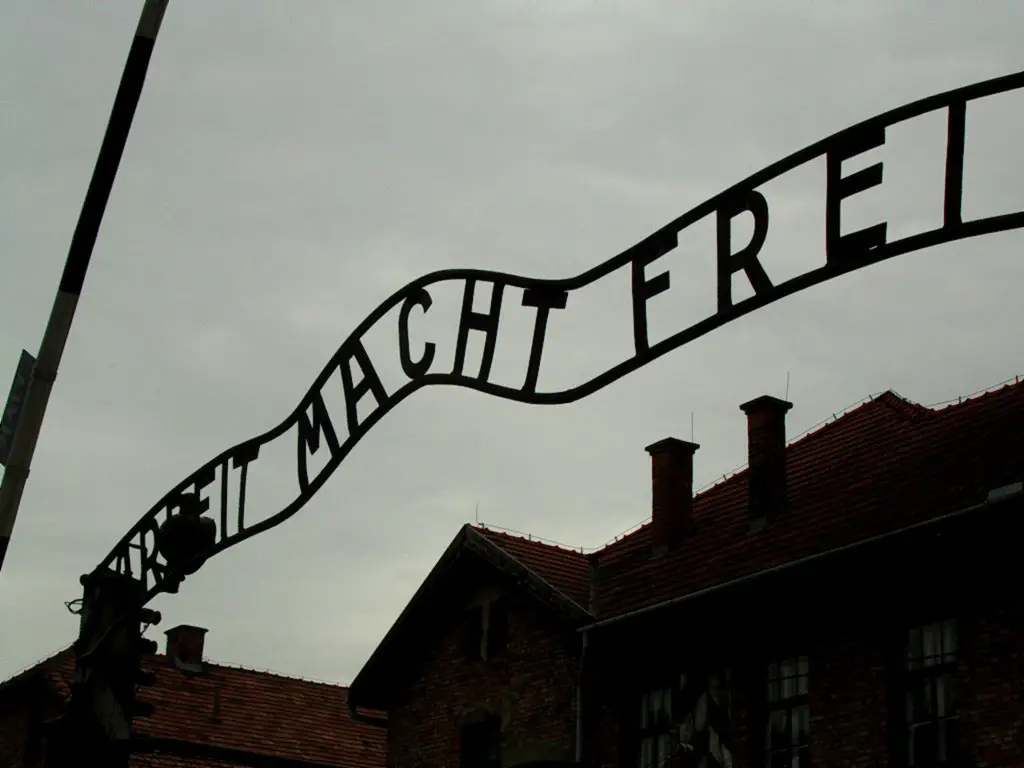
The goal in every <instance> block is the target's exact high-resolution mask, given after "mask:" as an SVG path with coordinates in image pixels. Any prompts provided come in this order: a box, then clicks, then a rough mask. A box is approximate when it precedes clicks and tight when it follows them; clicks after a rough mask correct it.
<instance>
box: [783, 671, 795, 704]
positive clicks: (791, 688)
mask: <svg viewBox="0 0 1024 768" xmlns="http://www.w3.org/2000/svg"><path fill="white" fill-rule="evenodd" d="M781 683H782V698H783V699H791V698H793V697H794V696H796V678H795V677H793V676H786V677H784V678H782V680H781Z"/></svg>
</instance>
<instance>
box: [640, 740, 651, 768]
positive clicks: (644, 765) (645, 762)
mask: <svg viewBox="0 0 1024 768" xmlns="http://www.w3.org/2000/svg"><path fill="white" fill-rule="evenodd" d="M653 763H654V739H644V740H643V741H642V742H641V743H640V768H653Z"/></svg>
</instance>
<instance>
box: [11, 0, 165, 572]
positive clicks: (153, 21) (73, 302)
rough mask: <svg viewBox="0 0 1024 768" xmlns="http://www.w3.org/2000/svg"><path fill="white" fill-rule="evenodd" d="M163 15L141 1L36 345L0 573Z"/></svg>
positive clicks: (150, 0)
mask: <svg viewBox="0 0 1024 768" xmlns="http://www.w3.org/2000/svg"><path fill="white" fill-rule="evenodd" d="M166 9H167V0H145V5H144V6H143V8H142V16H141V17H140V19H139V25H138V27H137V28H136V30H135V38H134V39H133V40H132V47H131V49H130V50H129V51H128V60H127V61H126V62H125V65H124V72H123V74H122V75H121V83H120V85H119V86H118V89H117V96H116V97H115V98H114V106H113V109H112V110H111V112H110V119H109V121H108V122H107V131H106V133H105V134H104V136H103V144H102V145H100V154H99V157H98V158H97V160H96V167H95V168H94V169H93V172H92V179H91V180H90V182H89V188H88V190H87V191H86V193H85V202H84V203H83V204H82V211H81V213H79V215H78V224H77V225H76V226H75V232H74V235H72V238H71V247H70V248H69V249H68V257H67V261H66V262H65V264H64V274H63V275H62V276H61V278H60V285H59V287H58V288H57V298H56V299H55V300H54V302H53V309H51V310H50V319H49V321H48V322H47V324H46V330H45V331H43V339H42V341H41V342H40V344H39V355H38V357H37V359H36V364H35V367H34V368H33V370H32V378H31V380H30V381H29V385H28V391H27V392H26V394H25V403H24V406H23V408H22V412H21V417H20V419H19V421H18V427H17V430H16V431H15V433H14V440H13V441H12V443H11V453H10V457H9V459H8V462H7V468H6V471H5V472H4V476H3V480H2V481H0V568H2V567H3V563H4V557H5V555H6V554H7V548H8V546H9V545H10V542H11V532H12V531H13V530H14V521H15V518H16V517H17V515H18V506H19V505H20V503H21V496H22V493H23V492H24V490H25V483H26V481H27V480H28V473H29V466H30V465H31V463H32V456H33V455H34V454H35V450H36V441H37V440H38V439H39V431H40V429H41V428H42V425H43V416H44V415H45V413H46V405H47V403H48V402H49V400H50V390H51V389H52V388H53V382H54V380H55V379H56V378H57V368H58V366H59V365H60V359H61V356H62V355H63V354H64V345H65V343H66V342H67V339H68V333H69V332H70V331H71V321H72V320H73V319H74V316H75V307H76V306H77V305H78V297H79V295H80V294H81V293H82V285H83V283H84V282H85V273H86V270H87V269H88V268H89V259H90V258H91V256H92V249H93V246H94V245H95V244H96V236H97V235H98V234H99V230H100V223H101V222H102V221H103V212H104V211H105V210H106V207H107V200H108V199H109V198H110V190H111V189H112V188H113V186H114V177H115V176H116V175H117V167H118V165H119V164H120V162H121V155H122V153H123V152H124V147H125V144H126V143H127V141H128V132H129V130H130V129H131V125H132V118H133V117H134V116H135V108H136V106H138V103H139V96H140V95H141V93H142V84H143V83H144V82H145V80H146V70H147V69H148V68H149V59H150V57H151V55H152V53H153V46H154V44H155V43H156V34H157V32H158V31H159V30H160V22H161V21H162V20H163V17H164V11H165V10H166Z"/></svg>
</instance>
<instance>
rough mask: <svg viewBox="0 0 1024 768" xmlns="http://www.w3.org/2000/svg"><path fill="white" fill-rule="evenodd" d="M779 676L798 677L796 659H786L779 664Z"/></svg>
mask: <svg viewBox="0 0 1024 768" xmlns="http://www.w3.org/2000/svg"><path fill="white" fill-rule="evenodd" d="M779 674H780V675H781V676H782V677H793V676H794V675H796V659H786V660H785V661H783V662H782V663H781V664H779Z"/></svg>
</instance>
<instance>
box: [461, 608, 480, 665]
mask: <svg viewBox="0 0 1024 768" xmlns="http://www.w3.org/2000/svg"><path fill="white" fill-rule="evenodd" d="M483 642H484V609H483V607H482V606H477V607H476V608H471V609H469V611H467V614H466V635H465V648H464V650H465V654H466V659H467V660H469V661H476V660H478V659H482V658H483V657H484V649H483Z"/></svg>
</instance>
